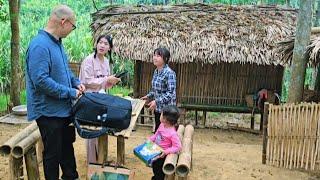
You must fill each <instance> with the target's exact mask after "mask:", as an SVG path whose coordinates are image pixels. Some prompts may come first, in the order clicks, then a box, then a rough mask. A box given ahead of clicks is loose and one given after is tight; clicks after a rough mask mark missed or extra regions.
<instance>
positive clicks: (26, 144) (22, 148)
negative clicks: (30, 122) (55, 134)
mask: <svg viewBox="0 0 320 180" xmlns="http://www.w3.org/2000/svg"><path fill="white" fill-rule="evenodd" d="M40 137H41V136H40V131H39V129H37V130H35V131H33V133H32V134H30V135H29V136H28V137H26V138H25V139H23V140H22V141H20V142H19V143H17V144H16V145H15V146H14V148H13V149H12V152H11V153H12V156H14V157H15V158H20V157H23V155H24V154H25V153H26V152H27V151H28V150H29V149H30V148H31V147H32V145H34V144H35V143H36V142H37V141H38V140H39V139H40Z"/></svg>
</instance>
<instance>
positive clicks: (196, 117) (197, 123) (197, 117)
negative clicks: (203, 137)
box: [196, 110, 198, 126]
mask: <svg viewBox="0 0 320 180" xmlns="http://www.w3.org/2000/svg"><path fill="white" fill-rule="evenodd" d="M196 126H198V111H197V110H196Z"/></svg>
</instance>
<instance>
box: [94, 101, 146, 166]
mask: <svg viewBox="0 0 320 180" xmlns="http://www.w3.org/2000/svg"><path fill="white" fill-rule="evenodd" d="M128 100H130V101H131V102H132V105H133V107H132V117H131V121H130V125H129V127H128V128H127V129H125V130H122V131H120V132H117V133H115V134H114V135H112V136H115V137H117V164H119V165H124V164H125V139H128V138H129V137H130V136H131V133H132V130H133V128H134V127H135V125H136V121H137V119H138V116H139V114H140V112H141V109H142V108H143V106H144V104H145V101H144V100H140V99H132V98H128ZM98 152H99V154H98V163H99V164H103V163H105V162H107V161H108V159H107V157H108V134H106V135H103V136H100V137H99V138H98Z"/></svg>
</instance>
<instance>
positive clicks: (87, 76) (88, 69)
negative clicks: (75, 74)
mask: <svg viewBox="0 0 320 180" xmlns="http://www.w3.org/2000/svg"><path fill="white" fill-rule="evenodd" d="M107 76H110V66H109V60H108V59H107V58H105V60H104V61H101V60H100V59H99V58H98V57H96V58H94V54H90V55H89V56H87V57H86V58H85V59H84V60H83V62H82V63H81V69H80V74H79V79H80V81H81V83H83V84H84V85H85V87H86V90H87V91H88V92H99V91H100V90H106V89H108V88H110V87H112V84H110V83H107V80H106V77H107Z"/></svg>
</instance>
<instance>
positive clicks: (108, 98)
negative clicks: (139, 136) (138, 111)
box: [72, 93, 132, 139]
mask: <svg viewBox="0 0 320 180" xmlns="http://www.w3.org/2000/svg"><path fill="white" fill-rule="evenodd" d="M131 112H132V106H131V102H130V101H129V100H126V99H123V98H120V97H117V96H112V95H108V94H102V93H84V94H83V95H82V96H81V97H80V98H79V99H78V101H77V102H76V103H75V105H74V106H73V107H72V113H73V116H74V125H75V127H76V128H77V131H78V134H79V135H80V136H81V137H82V138H86V139H90V138H96V137H99V136H101V135H103V134H106V133H114V132H118V131H121V130H123V129H127V128H128V127H129V125H130V121H131ZM81 125H89V126H96V127H99V128H100V127H101V128H100V130H92V129H88V128H82V127H81Z"/></svg>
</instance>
